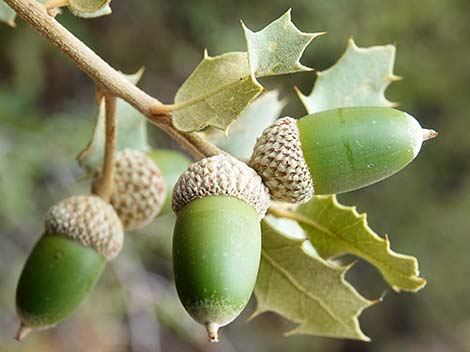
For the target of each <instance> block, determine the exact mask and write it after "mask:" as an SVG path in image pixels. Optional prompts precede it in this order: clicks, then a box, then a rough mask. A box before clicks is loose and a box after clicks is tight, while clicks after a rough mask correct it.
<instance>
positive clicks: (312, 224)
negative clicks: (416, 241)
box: [275, 210, 417, 281]
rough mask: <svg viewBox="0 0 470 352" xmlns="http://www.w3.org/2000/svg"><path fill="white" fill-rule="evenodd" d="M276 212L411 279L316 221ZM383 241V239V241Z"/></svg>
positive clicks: (295, 214)
mask: <svg viewBox="0 0 470 352" xmlns="http://www.w3.org/2000/svg"><path fill="white" fill-rule="evenodd" d="M275 212H278V213H279V215H281V214H283V215H284V216H285V217H287V218H289V219H292V220H295V221H297V222H299V223H302V224H304V225H307V226H309V227H313V228H315V229H316V230H318V231H320V232H323V233H324V234H326V235H328V236H331V237H333V238H335V239H336V240H338V241H339V242H341V243H342V244H344V245H345V246H346V247H348V248H353V250H355V251H357V252H359V253H361V256H362V257H363V258H364V259H366V260H368V261H370V262H372V263H374V264H375V265H377V264H379V265H377V266H378V267H380V266H385V267H387V268H389V269H390V271H392V272H394V273H396V274H397V275H399V276H400V277H403V278H405V279H407V280H408V279H410V277H409V275H408V274H405V273H403V272H401V271H400V270H396V268H395V266H393V265H390V264H388V263H387V262H382V261H380V260H378V259H376V258H375V257H373V256H371V255H369V254H368V253H366V252H364V251H363V250H362V249H361V248H358V247H356V246H354V245H353V244H351V243H350V242H347V241H346V240H344V239H342V238H341V237H339V236H338V235H337V234H335V233H334V232H332V231H330V230H329V229H327V228H326V227H324V226H322V225H320V224H319V223H318V222H316V221H315V220H311V219H309V218H306V217H304V216H302V215H299V214H297V213H293V212H291V211H286V210H276V211H275ZM357 221H361V219H360V218H359V219H357ZM356 224H357V222H355V223H354V225H356ZM381 240H383V239H381ZM413 281H417V280H414V279H413Z"/></svg>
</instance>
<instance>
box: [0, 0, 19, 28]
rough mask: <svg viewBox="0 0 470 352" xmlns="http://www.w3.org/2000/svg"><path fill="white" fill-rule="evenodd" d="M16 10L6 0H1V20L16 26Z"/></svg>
mask: <svg viewBox="0 0 470 352" xmlns="http://www.w3.org/2000/svg"><path fill="white" fill-rule="evenodd" d="M15 17H16V12H15V11H13V9H12V8H11V7H10V6H8V5H7V4H6V3H5V2H3V1H2V0H0V22H4V23H6V24H7V25H9V26H11V27H15Z"/></svg>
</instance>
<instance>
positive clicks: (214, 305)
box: [172, 154, 270, 342]
mask: <svg viewBox="0 0 470 352" xmlns="http://www.w3.org/2000/svg"><path fill="white" fill-rule="evenodd" d="M269 202H270V199H269V192H268V190H267V188H266V186H265V185H264V184H263V183H262V180H261V178H260V177H259V176H258V175H257V173H256V172H255V171H254V170H253V169H251V168H250V167H248V166H247V165H246V164H244V163H242V162H241V161H239V160H237V159H235V158H233V157H231V156H228V155H224V154H220V155H216V156H213V157H210V158H206V159H202V160H200V161H198V162H196V163H194V164H192V165H191V166H190V167H189V168H188V169H187V170H186V171H185V172H184V173H183V174H182V175H181V176H180V178H179V179H178V182H177V183H176V185H175V188H174V191H173V203H172V208H173V210H174V212H175V213H176V214H177V219H176V224H175V229H174V236H173V271H174V276H175V283H176V289H177V291H178V296H179V298H180V300H181V303H182V304H183V306H184V308H185V309H186V311H187V312H188V313H189V314H190V315H191V316H192V318H193V319H194V320H196V321H197V322H198V323H200V324H202V325H204V326H205V327H206V329H207V332H208V336H209V340H210V341H211V342H215V341H217V340H218V329H219V327H222V326H225V325H227V324H228V323H230V322H231V321H233V320H234V319H235V318H236V317H237V316H238V315H239V314H240V313H241V311H242V310H243V309H244V308H245V306H246V305H247V303H248V300H249V299H250V296H251V294H252V292H253V288H254V285H255V282H256V276H257V274H258V268H259V263H260V256H261V229H260V220H261V219H262V218H263V217H264V215H265V213H266V211H267V208H268V206H269Z"/></svg>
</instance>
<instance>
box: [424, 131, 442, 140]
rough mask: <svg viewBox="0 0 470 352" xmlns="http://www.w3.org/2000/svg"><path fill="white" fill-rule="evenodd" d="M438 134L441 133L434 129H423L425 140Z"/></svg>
mask: <svg viewBox="0 0 470 352" xmlns="http://www.w3.org/2000/svg"><path fill="white" fill-rule="evenodd" d="M438 135H439V133H438V132H436V131H434V130H428V129H423V140H424V141H427V140H430V139H433V138H436V137H437V136H438Z"/></svg>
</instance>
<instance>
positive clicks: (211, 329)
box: [206, 323, 219, 342]
mask: <svg viewBox="0 0 470 352" xmlns="http://www.w3.org/2000/svg"><path fill="white" fill-rule="evenodd" d="M206 330H207V336H208V337H209V342H219V324H216V323H207V324H206Z"/></svg>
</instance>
